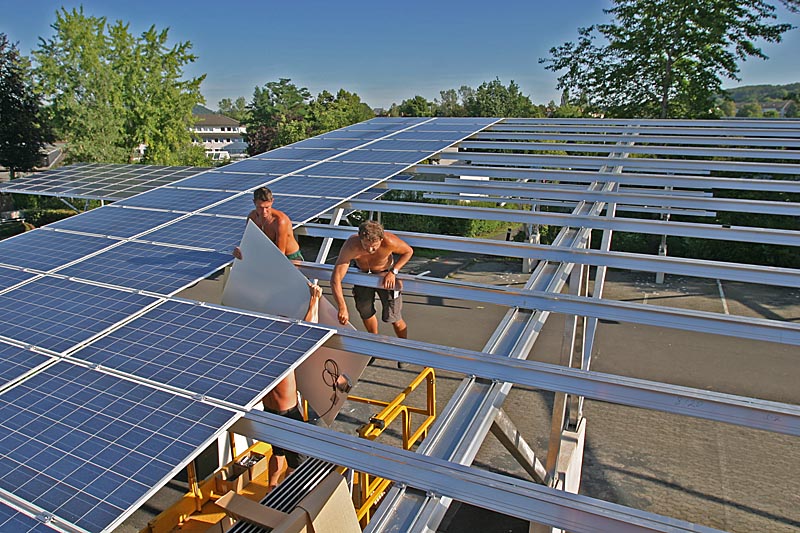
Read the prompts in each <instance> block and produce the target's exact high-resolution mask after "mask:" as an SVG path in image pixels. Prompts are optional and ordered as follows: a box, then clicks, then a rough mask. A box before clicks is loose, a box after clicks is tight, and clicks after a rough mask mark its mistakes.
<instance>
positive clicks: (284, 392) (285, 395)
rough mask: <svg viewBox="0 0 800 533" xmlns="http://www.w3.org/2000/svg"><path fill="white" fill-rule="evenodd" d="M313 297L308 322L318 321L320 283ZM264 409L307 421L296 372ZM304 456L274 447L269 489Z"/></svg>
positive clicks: (273, 393)
mask: <svg viewBox="0 0 800 533" xmlns="http://www.w3.org/2000/svg"><path fill="white" fill-rule="evenodd" d="M309 290H310V292H311V297H310V298H309V300H308V311H306V316H305V317H304V318H303V320H305V321H306V322H316V321H317V309H318V307H319V300H320V298H321V297H322V289H321V288H320V287H319V285H309ZM262 402H263V404H264V410H265V411H269V412H270V413H274V414H276V415H280V416H285V417H287V418H291V419H294V420H299V421H301V422H305V419H304V418H303V413H302V411H301V410H300V406H299V404H298V403H297V381H296V380H295V377H294V372H291V373H290V374H289V375H288V376H286V377H285V378H283V379H282V380H281V382H280V383H278V384H277V385H275V388H273V389H272V390H271V391H269V392H268V393H267V395H266V396H264V399H263V400H262ZM303 459H304V457H303V456H302V455H301V454H299V453H297V452H293V451H291V450H284V449H283V448H278V447H276V446H273V447H272V456H271V457H270V458H269V465H268V467H267V476H268V480H269V487H268V488H267V490H268V491H271V490H272V489H274V488H275V486H276V485H277V484H278V480H279V478H280V474H281V471H282V470H283V468H284V467H286V475H287V476H288V475H289V474H291V473H292V471H293V470H294V469H295V468H297V467H298V466H300V463H301V462H302V461H303Z"/></svg>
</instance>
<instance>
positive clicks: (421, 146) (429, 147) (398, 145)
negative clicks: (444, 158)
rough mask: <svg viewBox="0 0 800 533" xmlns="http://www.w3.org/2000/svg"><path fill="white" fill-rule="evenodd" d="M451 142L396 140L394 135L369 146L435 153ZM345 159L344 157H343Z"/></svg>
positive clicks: (372, 148)
mask: <svg viewBox="0 0 800 533" xmlns="http://www.w3.org/2000/svg"><path fill="white" fill-rule="evenodd" d="M450 144H452V143H450V142H446V141H403V140H396V139H395V138H394V137H391V138H390V139H387V140H383V141H376V142H374V143H372V144H370V145H368V146H366V148H368V149H369V150H402V151H412V152H427V153H429V154H430V153H434V152H438V151H440V150H444V149H445V148H447V147H448V146H450ZM342 159H344V158H342Z"/></svg>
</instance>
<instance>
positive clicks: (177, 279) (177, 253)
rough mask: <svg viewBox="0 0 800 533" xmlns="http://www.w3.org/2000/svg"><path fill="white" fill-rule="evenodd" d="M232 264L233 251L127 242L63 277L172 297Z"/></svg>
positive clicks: (63, 271)
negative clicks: (187, 248) (208, 250)
mask: <svg viewBox="0 0 800 533" xmlns="http://www.w3.org/2000/svg"><path fill="white" fill-rule="evenodd" d="M240 224H243V222H240ZM232 260H233V259H232V256H231V253H230V251H227V252H226V253H221V252H205V251H199V250H186V249H184V248H175V247H172V246H159V245H156V244H146V243H141V242H126V243H124V244H122V245H120V246H117V247H116V248H113V249H111V250H108V251H106V252H104V253H102V254H99V255H96V256H94V257H91V258H89V259H86V260H85V261H81V262H80V263H75V264H74V265H72V266H70V267H68V268H66V269H64V270H62V271H60V272H59V274H63V275H65V276H74V277H76V278H80V279H85V280H90V281H95V282H98V283H107V284H109V285H116V286H118V287H129V288H131V289H139V290H143V291H152V292H155V293H158V294H165V295H170V294H173V293H174V292H176V291H178V290H180V289H183V288H184V287H187V286H188V285H190V284H192V283H194V282H196V281H198V280H201V279H203V278H205V277H206V276H208V275H209V274H211V273H213V272H215V271H217V270H219V269H220V268H222V267H223V266H225V264H227V263H229V262H231V261H232Z"/></svg>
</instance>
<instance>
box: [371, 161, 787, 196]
mask: <svg viewBox="0 0 800 533" xmlns="http://www.w3.org/2000/svg"><path fill="white" fill-rule="evenodd" d="M410 172H414V173H417V174H438V175H441V174H444V175H447V176H479V177H484V176H485V177H494V178H515V179H529V180H538V181H544V180H549V181H567V182H579V183H592V182H595V181H597V180H598V179H600V175H599V174H598V173H597V172H596V171H591V170H559V169H542V168H512V167H493V166H472V165H416V166H414V167H412V168H411V169H410ZM614 180H615V182H616V183H624V184H626V185H645V186H649V187H656V186H661V187H675V188H684V189H728V190H730V189H736V190H744V191H764V192H789V193H800V180H798V181H792V180H765V179H747V178H717V177H705V176H688V175H673V174H638V173H628V172H626V173H622V174H618V175H616V176H615V177H614ZM387 183H388V182H387Z"/></svg>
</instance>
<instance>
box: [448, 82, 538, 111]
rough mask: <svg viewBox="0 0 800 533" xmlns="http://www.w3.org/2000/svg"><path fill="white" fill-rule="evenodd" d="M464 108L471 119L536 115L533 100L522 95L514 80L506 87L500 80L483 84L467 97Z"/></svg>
mask: <svg viewBox="0 0 800 533" xmlns="http://www.w3.org/2000/svg"><path fill="white" fill-rule="evenodd" d="M464 107H465V109H466V112H467V116H470V117H530V116H535V113H536V108H535V107H534V105H533V103H532V102H531V99H530V98H529V97H527V96H525V95H524V94H522V92H521V91H520V88H519V85H517V84H516V83H515V82H514V80H511V82H510V83H509V84H508V87H506V86H504V85H503V83H502V82H501V81H500V79H499V78H495V79H494V80H492V81H490V82H483V83H482V84H481V85H480V86H479V87H478V88H477V89H476V90H475V91H474V92H473V93H472V94H468V95H466V99H465V100H464Z"/></svg>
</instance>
